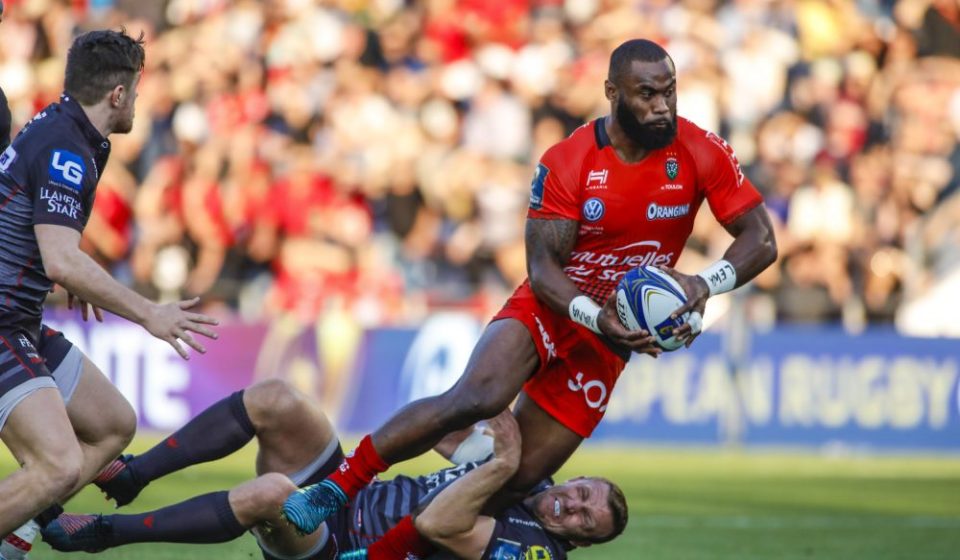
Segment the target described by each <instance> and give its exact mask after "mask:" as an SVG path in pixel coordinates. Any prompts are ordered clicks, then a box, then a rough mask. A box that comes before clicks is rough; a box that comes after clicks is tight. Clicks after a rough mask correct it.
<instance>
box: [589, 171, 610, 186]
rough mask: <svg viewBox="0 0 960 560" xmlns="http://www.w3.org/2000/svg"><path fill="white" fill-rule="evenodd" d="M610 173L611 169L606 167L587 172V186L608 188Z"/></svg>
mask: <svg viewBox="0 0 960 560" xmlns="http://www.w3.org/2000/svg"><path fill="white" fill-rule="evenodd" d="M609 175H610V171H608V170H606V169H594V170H591V171H590V173H587V188H588V189H605V188H607V177H608V176H609Z"/></svg>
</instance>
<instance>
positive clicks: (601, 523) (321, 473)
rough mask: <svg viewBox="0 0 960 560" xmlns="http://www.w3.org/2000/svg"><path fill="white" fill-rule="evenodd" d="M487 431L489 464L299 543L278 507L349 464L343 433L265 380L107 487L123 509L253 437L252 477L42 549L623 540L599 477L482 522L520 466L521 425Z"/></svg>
mask: <svg viewBox="0 0 960 560" xmlns="http://www.w3.org/2000/svg"><path fill="white" fill-rule="evenodd" d="M489 422H490V426H489V430H490V432H492V433H493V434H494V435H495V438H494V441H495V442H494V456H493V458H492V459H490V460H489V461H486V462H467V463H464V464H462V465H458V466H454V467H451V468H448V469H442V470H440V471H437V472H434V473H431V474H429V475H425V476H419V477H408V476H398V477H396V478H394V479H393V480H390V481H384V482H376V483H374V484H371V485H370V486H368V487H367V488H365V489H364V490H363V491H361V492H360V493H358V495H357V496H356V497H355V498H354V499H353V500H352V501H351V503H350V504H349V507H347V508H344V509H343V510H341V512H340V513H339V514H338V515H336V516H334V517H332V518H330V519H329V520H327V522H326V523H325V524H324V525H322V526H321V527H320V528H319V529H318V530H317V531H316V532H314V533H312V534H309V535H300V534H298V533H297V532H296V530H295V529H294V528H293V527H291V526H290V525H289V524H287V523H285V522H284V521H283V520H282V518H281V513H280V512H281V509H280V508H281V505H282V504H283V502H284V500H285V499H286V497H287V496H288V495H289V494H290V492H291V491H293V490H294V489H296V487H297V486H298V485H299V486H304V485H308V484H312V483H315V482H316V481H318V480H323V479H324V478H325V477H326V476H328V475H329V474H330V472H331V471H332V470H334V469H336V468H337V466H338V465H339V464H340V462H341V461H342V459H343V452H342V449H341V448H340V444H339V441H338V439H337V437H336V434H335V432H334V429H333V426H332V425H331V424H330V422H329V420H328V419H327V418H326V416H325V415H324V414H323V413H322V412H321V411H320V410H319V409H318V408H317V407H316V406H315V405H314V404H313V403H312V402H311V401H309V400H308V399H307V398H306V397H305V396H303V395H302V394H300V393H299V392H297V391H295V390H294V389H292V388H291V387H290V386H289V385H287V384H286V383H285V382H283V381H280V380H270V381H265V382H262V383H258V384H256V385H254V386H252V387H250V388H248V389H246V390H245V391H240V392H237V393H234V394H233V395H231V396H230V397H227V398H226V399H223V400H222V401H220V402H219V403H216V404H215V405H213V406H211V407H210V408H209V409H207V410H206V411H204V412H203V413H201V414H200V415H199V416H197V417H196V418H195V419H193V420H191V421H190V422H189V423H188V424H187V425H186V426H184V427H183V428H181V429H180V430H178V431H177V432H176V433H174V434H173V435H171V436H170V437H168V438H167V439H165V440H164V441H162V442H161V443H160V444H158V445H157V446H155V447H154V448H153V449H151V450H149V451H147V452H146V453H144V454H142V455H139V456H136V457H131V456H125V457H124V458H123V459H122V460H118V461H117V462H115V463H114V464H113V465H111V466H110V467H109V468H108V469H107V470H106V471H105V472H104V474H103V475H101V477H100V478H99V479H98V482H97V483H98V485H99V486H100V487H101V488H102V489H104V490H105V491H106V492H107V495H108V496H109V497H111V498H113V499H115V500H116V501H117V504H118V505H125V504H127V503H129V502H130V501H132V500H133V499H134V498H135V497H136V496H137V495H138V494H139V493H140V491H141V490H142V489H143V488H144V487H145V486H146V485H147V484H149V483H150V481H152V480H155V479H157V478H159V477H162V476H164V475H166V474H169V473H171V472H173V471H176V470H180V469H182V468H185V467H187V466H189V465H192V464H196V463H200V462H205V461H211V460H215V459H218V458H221V457H224V456H226V455H228V454H230V453H233V452H234V451H236V450H238V449H240V448H241V447H243V446H244V445H246V443H248V442H249V441H250V440H251V439H252V438H253V437H256V438H257V441H258V443H259V446H260V449H259V454H258V458H257V471H258V474H259V475H260V476H258V477H257V478H256V479H254V480H252V481H249V482H246V483H243V484H241V485H239V486H237V487H236V488H233V489H232V490H230V491H223V492H214V493H211V494H206V495H202V496H197V497H194V498H191V499H189V500H187V501H185V502H182V503H180V504H175V505H173V506H169V507H166V508H163V509H160V510H156V511H152V512H146V513H140V514H134V515H72V514H64V515H61V516H60V517H59V518H58V519H57V520H55V521H54V522H52V523H50V524H49V525H47V527H46V528H45V529H44V531H43V537H44V540H46V541H47V542H48V543H50V545H51V546H53V547H54V548H55V549H57V550H61V551H78V550H85V551H99V550H103V549H106V548H112V547H116V546H121V545H126V544H132V543H141V542H183V543H216V542H225V541H228V540H232V539H235V538H237V537H239V536H240V535H242V534H243V533H244V532H246V531H247V530H252V532H253V534H254V535H255V536H256V537H257V540H258V542H259V543H260V547H261V548H262V549H263V551H264V558H266V559H269V560H288V559H291V560H292V559H298V560H305V559H313V560H333V559H335V558H338V557H339V558H343V559H348V558H369V559H370V560H377V559H386V558H404V559H406V558H407V557H408V555H412V557H415V558H417V557H419V558H426V557H428V556H429V557H431V558H450V557H451V555H452V557H459V558H467V559H471V560H493V559H498V558H509V557H511V556H510V555H513V557H516V558H522V557H524V555H525V554H527V553H528V552H529V553H530V554H531V555H532V556H529V557H531V558H544V559H552V560H560V559H563V558H566V554H567V551H568V550H570V549H571V548H573V547H574V546H586V545H589V544H591V543H595V542H606V541H608V540H610V539H612V538H614V537H615V536H617V535H619V534H620V533H621V532H622V531H623V528H624V527H625V525H626V518H627V511H626V503H625V500H624V498H623V493H622V492H621V491H620V490H619V488H617V487H616V486H615V485H613V484H612V483H610V482H609V481H606V480H604V479H599V478H579V479H575V480H572V481H569V482H567V483H565V484H562V485H557V486H552V485H550V484H548V483H545V484H543V485H541V486H540V487H538V488H537V490H536V491H535V492H534V493H532V494H531V495H530V496H528V497H527V499H525V500H524V501H522V502H521V503H519V504H517V505H515V506H513V507H510V508H508V509H506V510H505V511H504V512H502V513H501V514H499V515H497V516H496V517H486V516H483V515H480V510H481V506H482V505H483V504H484V502H486V500H487V498H489V497H490V496H491V495H492V494H493V493H494V492H495V491H497V490H498V489H499V488H500V487H501V486H502V485H503V484H504V483H505V482H506V481H507V480H508V479H509V478H510V477H511V476H513V474H514V472H515V471H516V469H517V466H518V464H519V457H520V441H519V439H520V436H519V432H518V429H517V425H516V421H515V420H514V419H513V416H512V415H510V414H509V413H504V414H501V415H500V416H498V417H496V418H494V419H492V420H490V421H489ZM462 439H463V436H462V435H461V436H460V437H459V438H456V437H451V438H447V439H445V440H444V441H442V442H441V444H440V445H439V446H438V448H437V450H438V451H440V452H441V454H443V455H444V456H447V457H451V456H456V455H460V454H459V453H454V451H455V449H457V448H460V449H462V448H463V446H459V445H458V444H459V440H462ZM481 447H482V446H481ZM489 451H490V448H489V447H487V449H486V451H481V452H480V453H479V454H480V455H487V454H488V452H489ZM421 510H422V511H421ZM416 530H419V532H420V533H422V535H423V536H424V537H426V538H428V539H430V540H431V541H432V542H433V543H435V544H437V545H440V546H441V547H443V549H444V552H441V553H437V554H436V555H433V556H430V555H431V554H433V552H432V549H427V548H422V547H421V545H420V543H418V542H416V541H417V539H413V542H411V541H409V540H404V539H403V538H402V535H404V534H407V535H409V534H410V532H411V531H416ZM397 535H401V538H399V539H398V538H397Z"/></svg>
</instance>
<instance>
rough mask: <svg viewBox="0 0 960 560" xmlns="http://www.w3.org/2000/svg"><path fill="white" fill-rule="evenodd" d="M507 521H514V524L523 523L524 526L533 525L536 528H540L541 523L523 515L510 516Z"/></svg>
mask: <svg viewBox="0 0 960 560" xmlns="http://www.w3.org/2000/svg"><path fill="white" fill-rule="evenodd" d="M507 521H509V522H510V523H513V524H514V525H523V526H524V527H533V528H534V529H539V528H540V524H539V523H537V522H536V521H530V520H529V519H523V518H522V517H513V516H508V517H507Z"/></svg>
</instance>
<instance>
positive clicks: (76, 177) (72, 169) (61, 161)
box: [50, 150, 87, 191]
mask: <svg viewBox="0 0 960 560" xmlns="http://www.w3.org/2000/svg"><path fill="white" fill-rule="evenodd" d="M86 170H87V167H86V165H84V163H83V158H81V157H80V156H78V155H77V154H75V153H73V152H70V151H67V150H54V151H53V154H52V155H51V156H50V181H51V182H52V183H57V184H60V185H64V186H67V187H70V188H72V189H75V190H78V191H79V190H80V188H81V184H82V183H83V174H84V172H86Z"/></svg>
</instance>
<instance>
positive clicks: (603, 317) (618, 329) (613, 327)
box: [597, 291, 663, 358]
mask: <svg viewBox="0 0 960 560" xmlns="http://www.w3.org/2000/svg"><path fill="white" fill-rule="evenodd" d="M597 327H598V328H599V329H600V332H602V333H603V334H605V335H606V336H607V337H609V338H610V340H612V341H613V342H614V343H615V344H617V345H619V346H622V347H624V348H627V349H628V350H630V351H632V352H636V353H638V354H647V355H648V356H653V357H654V358H656V357H658V356H660V354H662V353H663V350H662V349H661V348H660V347H659V346H657V344H656V339H654V338H653V336H651V335H650V333H649V332H647V331H646V330H644V329H639V330H635V331H631V330H629V329H627V328H626V327H624V326H623V323H621V322H620V316H619V315H617V292H616V291H614V292H613V293H612V294H610V297H608V298H607V301H606V303H604V304H603V307H602V308H601V309H600V316H599V317H597Z"/></svg>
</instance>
